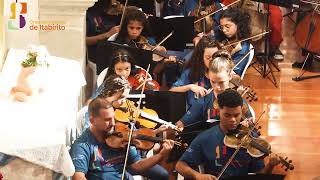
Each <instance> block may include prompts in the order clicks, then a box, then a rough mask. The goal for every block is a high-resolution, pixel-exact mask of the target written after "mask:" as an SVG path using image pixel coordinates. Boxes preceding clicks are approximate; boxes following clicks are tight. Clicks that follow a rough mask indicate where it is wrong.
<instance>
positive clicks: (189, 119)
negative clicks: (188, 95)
mask: <svg viewBox="0 0 320 180" xmlns="http://www.w3.org/2000/svg"><path fill="white" fill-rule="evenodd" d="M203 106H204V104H201V103H199V102H196V101H193V103H192V104H191V106H190V108H189V109H188V111H187V112H186V113H185V114H184V115H183V117H182V118H181V121H182V122H183V125H184V126H188V125H190V124H193V123H196V122H198V121H201V119H202V112H203V108H204V107H203Z"/></svg>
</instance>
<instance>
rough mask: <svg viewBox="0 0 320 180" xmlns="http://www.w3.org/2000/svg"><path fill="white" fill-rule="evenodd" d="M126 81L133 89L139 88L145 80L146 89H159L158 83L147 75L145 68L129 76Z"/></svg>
mask: <svg viewBox="0 0 320 180" xmlns="http://www.w3.org/2000/svg"><path fill="white" fill-rule="evenodd" d="M128 81H129V83H130V85H131V87H132V89H134V90H141V89H142V86H143V83H144V82H145V81H146V85H145V88H146V89H147V90H155V91H159V90H160V85H159V83H158V82H157V81H155V80H152V79H150V78H149V77H148V75H147V72H146V71H145V70H139V71H138V72H137V74H136V75H134V76H133V77H132V76H129V77H128Z"/></svg>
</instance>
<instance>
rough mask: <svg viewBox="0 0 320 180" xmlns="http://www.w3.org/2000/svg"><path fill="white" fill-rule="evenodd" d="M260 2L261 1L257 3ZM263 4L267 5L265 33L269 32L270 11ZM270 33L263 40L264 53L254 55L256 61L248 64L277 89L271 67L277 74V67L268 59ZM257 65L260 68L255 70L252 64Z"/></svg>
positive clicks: (266, 2) (278, 70)
mask: <svg viewBox="0 0 320 180" xmlns="http://www.w3.org/2000/svg"><path fill="white" fill-rule="evenodd" d="M259 2H261V1H259ZM263 2H264V3H265V4H268V5H267V17H266V25H265V29H266V31H267V32H268V31H270V27H269V15H270V9H269V2H268V1H263ZM269 41H270V33H267V34H266V36H265V39H264V52H262V53H257V55H256V59H257V60H256V61H255V62H253V63H252V64H250V66H252V67H253V68H254V69H255V70H256V71H258V72H259V74H260V75H261V76H262V77H263V78H266V77H268V79H269V80H270V81H271V82H272V84H273V85H274V86H275V87H278V82H277V80H276V77H275V76H274V74H273V72H274V71H273V70H272V67H271V66H273V67H274V68H275V69H276V70H277V72H280V69H279V67H278V66H277V65H276V64H274V62H272V60H271V57H270V45H269V44H270V42H269ZM256 63H259V64H260V68H257V67H255V66H254V64H256ZM269 74H271V78H270V77H269V76H268V75H269Z"/></svg>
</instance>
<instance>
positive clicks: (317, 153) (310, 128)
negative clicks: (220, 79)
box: [245, 18, 320, 180]
mask: <svg viewBox="0 0 320 180" xmlns="http://www.w3.org/2000/svg"><path fill="white" fill-rule="evenodd" d="M284 22H285V23H283V29H284V32H283V35H285V36H284V42H283V43H282V44H281V50H282V52H283V53H284V54H285V60H284V61H282V62H279V63H278V62H276V63H277V64H278V65H279V68H280V69H281V71H280V72H276V73H274V74H275V76H276V79H277V81H278V84H279V87H278V88H275V86H274V85H273V84H272V83H271V81H270V80H269V79H267V78H265V79H264V78H262V77H261V75H260V74H259V73H258V72H257V71H256V70H254V69H253V68H252V67H251V68H250V69H249V70H248V71H247V74H246V76H245V83H246V84H247V85H250V86H252V87H253V88H254V89H255V90H256V92H257V94H258V96H259V100H258V101H257V102H254V103H251V105H252V106H253V108H254V110H255V112H256V116H257V117H259V115H260V114H261V113H262V112H263V111H266V113H265V114H264V115H263V116H262V118H261V120H260V122H261V123H260V124H261V125H262V135H263V136H266V137H267V139H268V140H270V143H271V145H272V150H273V151H274V152H277V153H279V154H280V155H283V156H288V157H289V158H290V159H292V161H293V164H294V166H295V169H294V170H293V171H291V172H287V173H286V172H285V171H284V170H282V169H281V168H280V167H279V168H276V169H275V170H274V173H281V174H287V176H286V180H309V179H320V148H319V145H320V78H318V79H310V80H304V81H299V82H295V81H293V80H292V77H294V76H296V75H298V73H299V70H298V69H292V68H291V64H292V62H294V61H295V60H296V59H297V58H299V57H300V51H299V49H298V47H297V46H296V44H295V41H294V37H293V35H292V32H293V29H294V26H293V23H292V22H291V21H289V19H288V18H284ZM314 74H316V73H310V72H306V75H314ZM318 74H320V73H318ZM269 77H271V76H269Z"/></svg>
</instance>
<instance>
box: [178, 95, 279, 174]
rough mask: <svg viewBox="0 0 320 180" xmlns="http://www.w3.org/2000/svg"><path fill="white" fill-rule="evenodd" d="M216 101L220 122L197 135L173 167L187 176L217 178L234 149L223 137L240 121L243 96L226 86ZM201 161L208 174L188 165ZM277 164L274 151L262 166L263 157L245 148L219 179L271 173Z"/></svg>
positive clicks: (196, 164) (194, 165)
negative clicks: (228, 145) (256, 156)
mask: <svg viewBox="0 0 320 180" xmlns="http://www.w3.org/2000/svg"><path fill="white" fill-rule="evenodd" d="M218 104H219V113H220V124H219V125H217V126H214V127H212V128H210V129H208V130H207V131H205V132H203V133H201V134H200V135H199V136H197V137H196V139H194V140H193V141H192V143H191V145H190V146H189V148H188V149H187V151H186V152H185V153H184V154H183V155H182V157H181V159H180V160H179V161H178V163H177V165H176V170H177V171H178V172H179V173H180V174H181V175H183V176H184V177H186V178H193V179H201V180H205V179H216V177H217V176H218V174H219V173H220V172H221V170H222V168H223V167H224V165H225V164H226V163H227V161H228V160H229V158H230V157H231V155H232V154H233V152H234V151H235V149H232V148H229V147H227V146H226V145H225V144H224V137H225V135H226V134H227V133H228V132H230V131H232V130H235V129H236V128H237V127H238V126H239V124H240V120H241V116H242V111H241V108H242V105H243V100H242V97H241V95H240V94H239V93H238V92H237V91H235V90H232V89H227V90H225V91H224V92H222V93H221V94H219V95H218ZM200 164H203V165H204V168H205V173H207V174H200V173H199V172H197V171H195V170H193V169H192V168H191V167H196V166H198V165H200ZM277 164H279V158H278V157H277V156H276V155H275V154H271V155H270V156H269V162H268V163H267V164H266V165H265V164H264V162H263V160H262V159H258V158H254V157H251V156H250V155H249V154H248V153H247V151H246V149H243V148H241V149H240V151H239V152H238V153H237V154H236V156H235V158H234V159H233V160H232V162H231V163H230V165H229V166H228V167H227V169H226V171H225V172H224V173H223V175H222V178H227V177H231V176H239V175H247V174H248V173H271V172H272V170H273V167H274V166H275V165H277Z"/></svg>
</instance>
